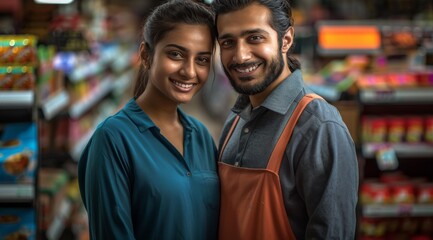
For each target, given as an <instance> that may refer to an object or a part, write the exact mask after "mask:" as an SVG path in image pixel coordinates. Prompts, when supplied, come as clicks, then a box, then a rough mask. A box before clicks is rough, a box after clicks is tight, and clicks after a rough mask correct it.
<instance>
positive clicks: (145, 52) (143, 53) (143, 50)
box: [140, 42, 150, 69]
mask: <svg viewBox="0 0 433 240" xmlns="http://www.w3.org/2000/svg"><path fill="white" fill-rule="evenodd" d="M140 59H141V64H143V67H144V68H145V69H149V68H150V58H149V49H148V48H147V47H146V43H145V42H141V43H140Z"/></svg>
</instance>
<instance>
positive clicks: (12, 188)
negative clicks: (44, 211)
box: [0, 183, 35, 202]
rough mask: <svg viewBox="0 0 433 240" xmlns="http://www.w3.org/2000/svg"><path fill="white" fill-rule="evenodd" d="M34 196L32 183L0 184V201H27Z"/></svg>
mask: <svg viewBox="0 0 433 240" xmlns="http://www.w3.org/2000/svg"><path fill="white" fill-rule="evenodd" d="M34 197H35V186H34V185H33V183H32V184H18V183H14V184H0V202H28V201H32V200H33V198H34Z"/></svg>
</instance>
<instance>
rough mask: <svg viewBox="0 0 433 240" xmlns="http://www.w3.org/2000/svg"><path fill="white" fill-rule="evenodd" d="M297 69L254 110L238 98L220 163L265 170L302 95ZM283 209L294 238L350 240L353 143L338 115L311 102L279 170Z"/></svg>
mask: <svg viewBox="0 0 433 240" xmlns="http://www.w3.org/2000/svg"><path fill="white" fill-rule="evenodd" d="M311 92H312V91H311V90H309V89H308V87H307V86H305V84H304V82H303V79H302V74H301V71H300V70H296V71H294V72H293V73H292V74H291V75H290V76H289V77H288V78H287V79H285V80H284V81H283V82H282V83H281V84H280V85H279V86H277V88H275V89H274V91H273V92H272V93H271V94H270V95H269V96H268V97H267V98H266V99H265V101H264V102H263V103H262V104H261V105H260V106H259V107H257V108H254V109H252V108H251V104H250V101H249V98H248V96H243V95H241V96H239V97H238V100H237V101H236V104H235V106H234V107H233V109H232V113H231V114H230V115H229V117H228V118H227V121H226V123H225V126H224V128H223V132H222V137H221V141H220V149H221V146H222V142H223V140H224V139H225V137H226V135H227V132H228V130H229V128H230V126H231V124H232V122H233V119H234V117H235V116H236V114H239V115H240V117H241V118H240V120H239V123H238V124H237V126H236V129H235V130H234V132H233V135H232V137H231V138H230V140H229V142H228V143H227V146H226V148H225V150H224V153H223V155H222V161H223V162H225V163H229V164H233V165H234V164H238V165H239V166H240V167H246V168H266V166H267V164H268V160H269V157H270V154H271V153H272V151H273V149H274V146H275V144H276V142H277V140H278V138H279V136H280V134H281V132H282V130H283V129H284V126H285V123H287V121H288V119H289V118H290V116H291V115H292V113H293V111H294V109H295V107H296V105H297V104H298V103H299V101H300V100H301V98H302V96H303V95H305V94H306V93H311ZM279 176H280V182H281V187H282V192H283V199H284V203H285V208H286V211H287V215H288V218H289V222H290V225H291V227H292V230H293V232H294V234H295V236H296V238H297V239H354V238H355V228H356V204H357V199H358V162H357V157H356V151H355V146H354V143H353V140H352V138H351V136H350V134H349V131H348V130H347V127H346V125H345V124H344V122H343V120H342V119H341V116H340V114H339V112H338V110H337V109H336V108H335V107H333V106H332V105H330V104H328V103H327V102H326V101H322V100H320V99H316V100H313V101H312V102H311V103H310V104H309V105H308V106H307V107H306V108H305V110H304V112H303V113H302V115H301V117H300V118H299V120H298V123H297V124H296V127H295V129H294V131H293V135H292V137H291V139H290V141H289V143H288V145H287V147H286V150H285V154H284V159H283V161H282V164H281V168H280V171H279Z"/></svg>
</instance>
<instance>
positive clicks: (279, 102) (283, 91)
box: [232, 69, 304, 114]
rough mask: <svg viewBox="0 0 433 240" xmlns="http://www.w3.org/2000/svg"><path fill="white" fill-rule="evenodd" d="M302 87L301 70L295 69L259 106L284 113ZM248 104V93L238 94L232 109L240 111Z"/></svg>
mask: <svg viewBox="0 0 433 240" xmlns="http://www.w3.org/2000/svg"><path fill="white" fill-rule="evenodd" d="M303 88H304V80H303V79H302V74H301V70H299V69H297V70H295V71H294V72H293V73H292V74H290V75H289V76H288V77H287V78H286V79H285V80H284V81H283V82H281V83H280V84H279V85H278V86H277V87H276V88H275V89H274V90H273V91H272V92H271V93H270V94H269V96H268V97H267V98H266V99H265V101H264V102H263V103H262V104H261V105H260V106H261V107H265V108H267V109H269V110H271V111H274V112H277V113H280V114H285V113H286V112H287V111H288V110H289V107H290V105H291V104H292V103H293V101H294V100H295V98H296V96H297V95H298V94H299V93H300V92H301V91H302V89H303ZM250 106H251V103H250V100H249V98H248V95H240V96H239V97H238V98H237V100H236V103H235V105H234V107H233V108H232V111H233V112H235V113H240V112H242V111H243V110H245V109H246V108H248V109H249V108H250Z"/></svg>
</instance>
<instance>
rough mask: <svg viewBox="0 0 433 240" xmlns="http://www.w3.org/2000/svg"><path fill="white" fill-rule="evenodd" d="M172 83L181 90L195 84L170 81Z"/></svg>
mask: <svg viewBox="0 0 433 240" xmlns="http://www.w3.org/2000/svg"><path fill="white" fill-rule="evenodd" d="M172 82H173V83H174V85H176V86H179V87H181V88H192V87H193V86H194V85H195V84H193V83H180V82H176V81H172Z"/></svg>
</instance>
